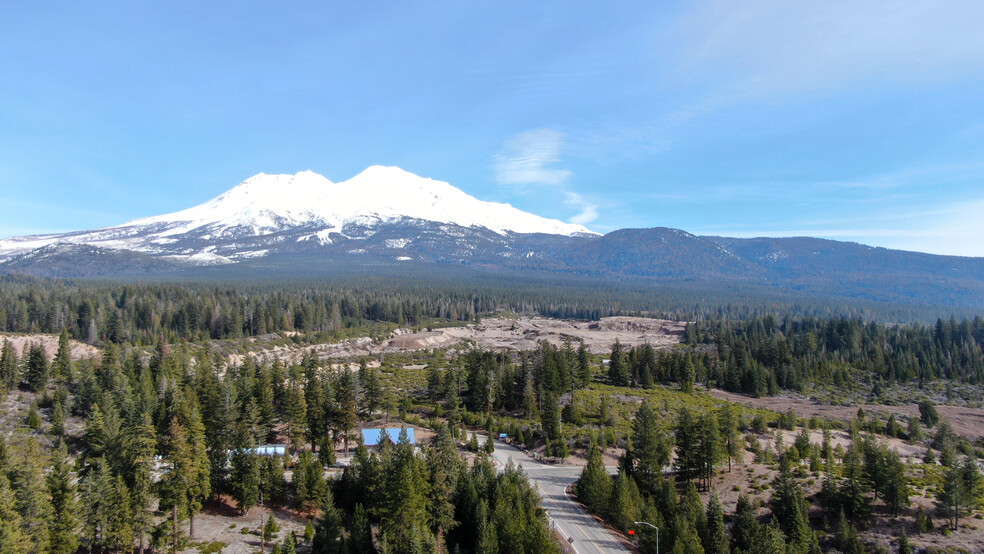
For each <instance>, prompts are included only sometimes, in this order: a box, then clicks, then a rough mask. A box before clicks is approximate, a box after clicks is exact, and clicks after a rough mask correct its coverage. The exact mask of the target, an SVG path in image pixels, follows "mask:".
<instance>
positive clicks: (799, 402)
mask: <svg viewBox="0 0 984 554" xmlns="http://www.w3.org/2000/svg"><path fill="white" fill-rule="evenodd" d="M708 394H710V395H711V396H713V397H715V398H719V399H721V400H727V401H728V402H734V403H737V404H744V405H747V406H752V407H755V408H766V409H769V410H775V411H777V412H785V411H786V410H789V409H790V408H792V409H793V411H794V412H795V413H796V416H797V417H799V418H810V417H812V416H819V417H821V418H828V419H839V420H843V421H847V420H850V419H851V418H853V417H854V416H856V415H857V413H858V408H864V411H865V412H874V413H881V414H884V415H886V416H887V415H888V414H895V415H896V416H905V417H919V407H918V406H916V405H915V404H908V405H903V406H885V405H881V404H860V405H857V406H831V405H828V404H818V403H816V402H814V401H813V400H810V399H808V398H790V397H781V396H772V397H763V398H753V397H751V396H745V395H742V394H735V393H731V392H726V391H722V390H718V389H714V390H711V391H708ZM936 410H937V411H938V412H939V414H940V417H942V418H946V419H947V420H949V421H950V425H951V426H952V427H953V432H954V433H956V434H958V435H960V436H962V437H965V438H968V439H971V440H973V439H976V438H978V437H980V436H982V435H984V409H982V408H964V407H960V406H936Z"/></svg>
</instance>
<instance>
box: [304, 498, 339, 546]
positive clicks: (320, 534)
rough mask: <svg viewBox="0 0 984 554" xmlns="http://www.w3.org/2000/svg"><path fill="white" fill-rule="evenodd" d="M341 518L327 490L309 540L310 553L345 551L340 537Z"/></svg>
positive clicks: (333, 499)
mask: <svg viewBox="0 0 984 554" xmlns="http://www.w3.org/2000/svg"><path fill="white" fill-rule="evenodd" d="M342 531H343V527H342V516H341V514H340V513H339V512H338V508H337V507H336V506H335V497H334V495H333V494H332V493H331V489H327V491H326V492H325V496H324V501H323V502H322V504H321V517H319V518H318V523H317V524H316V525H315V526H314V536H313V538H312V540H311V552H313V553H314V554H339V553H341V552H344V551H345V539H344V537H343V536H342Z"/></svg>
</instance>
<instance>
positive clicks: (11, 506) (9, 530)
mask: <svg viewBox="0 0 984 554" xmlns="http://www.w3.org/2000/svg"><path fill="white" fill-rule="evenodd" d="M23 525H24V524H23V521H22V520H21V516H20V514H19V513H18V512H17V509H16V506H15V502H14V494H13V491H11V490H10V481H9V480H7V475H6V474H4V472H2V471H0V552H11V553H15V554H21V553H27V552H30V551H31V541H30V539H29V538H28V536H27V535H26V534H25V533H24V531H23Z"/></svg>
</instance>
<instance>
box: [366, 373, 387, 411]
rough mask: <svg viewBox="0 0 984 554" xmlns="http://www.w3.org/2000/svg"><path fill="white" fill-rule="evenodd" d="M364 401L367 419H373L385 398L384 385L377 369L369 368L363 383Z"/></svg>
mask: <svg viewBox="0 0 984 554" xmlns="http://www.w3.org/2000/svg"><path fill="white" fill-rule="evenodd" d="M362 388H363V399H364V400H365V407H366V417H368V418H370V419H372V417H373V414H374V413H376V410H377V409H378V408H379V405H380V402H381V401H382V398H383V391H382V385H381V384H380V382H379V376H378V375H377V374H376V369H375V368H372V367H370V368H367V369H366V376H365V380H364V381H363V383H362Z"/></svg>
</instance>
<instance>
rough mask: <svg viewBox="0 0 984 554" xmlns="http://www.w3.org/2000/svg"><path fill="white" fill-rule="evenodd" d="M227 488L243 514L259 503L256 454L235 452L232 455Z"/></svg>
mask: <svg viewBox="0 0 984 554" xmlns="http://www.w3.org/2000/svg"><path fill="white" fill-rule="evenodd" d="M231 463H232V471H231V472H230V474H229V487H230V489H231V492H232V498H233V500H235V501H236V506H237V507H238V508H239V511H240V512H242V513H243V514H245V513H246V512H248V511H249V509H250V508H252V507H253V506H256V504H257V503H258V502H259V501H260V461H259V457H258V456H257V455H256V454H253V453H251V452H249V451H247V450H237V451H235V452H233V454H232V460H231Z"/></svg>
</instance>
